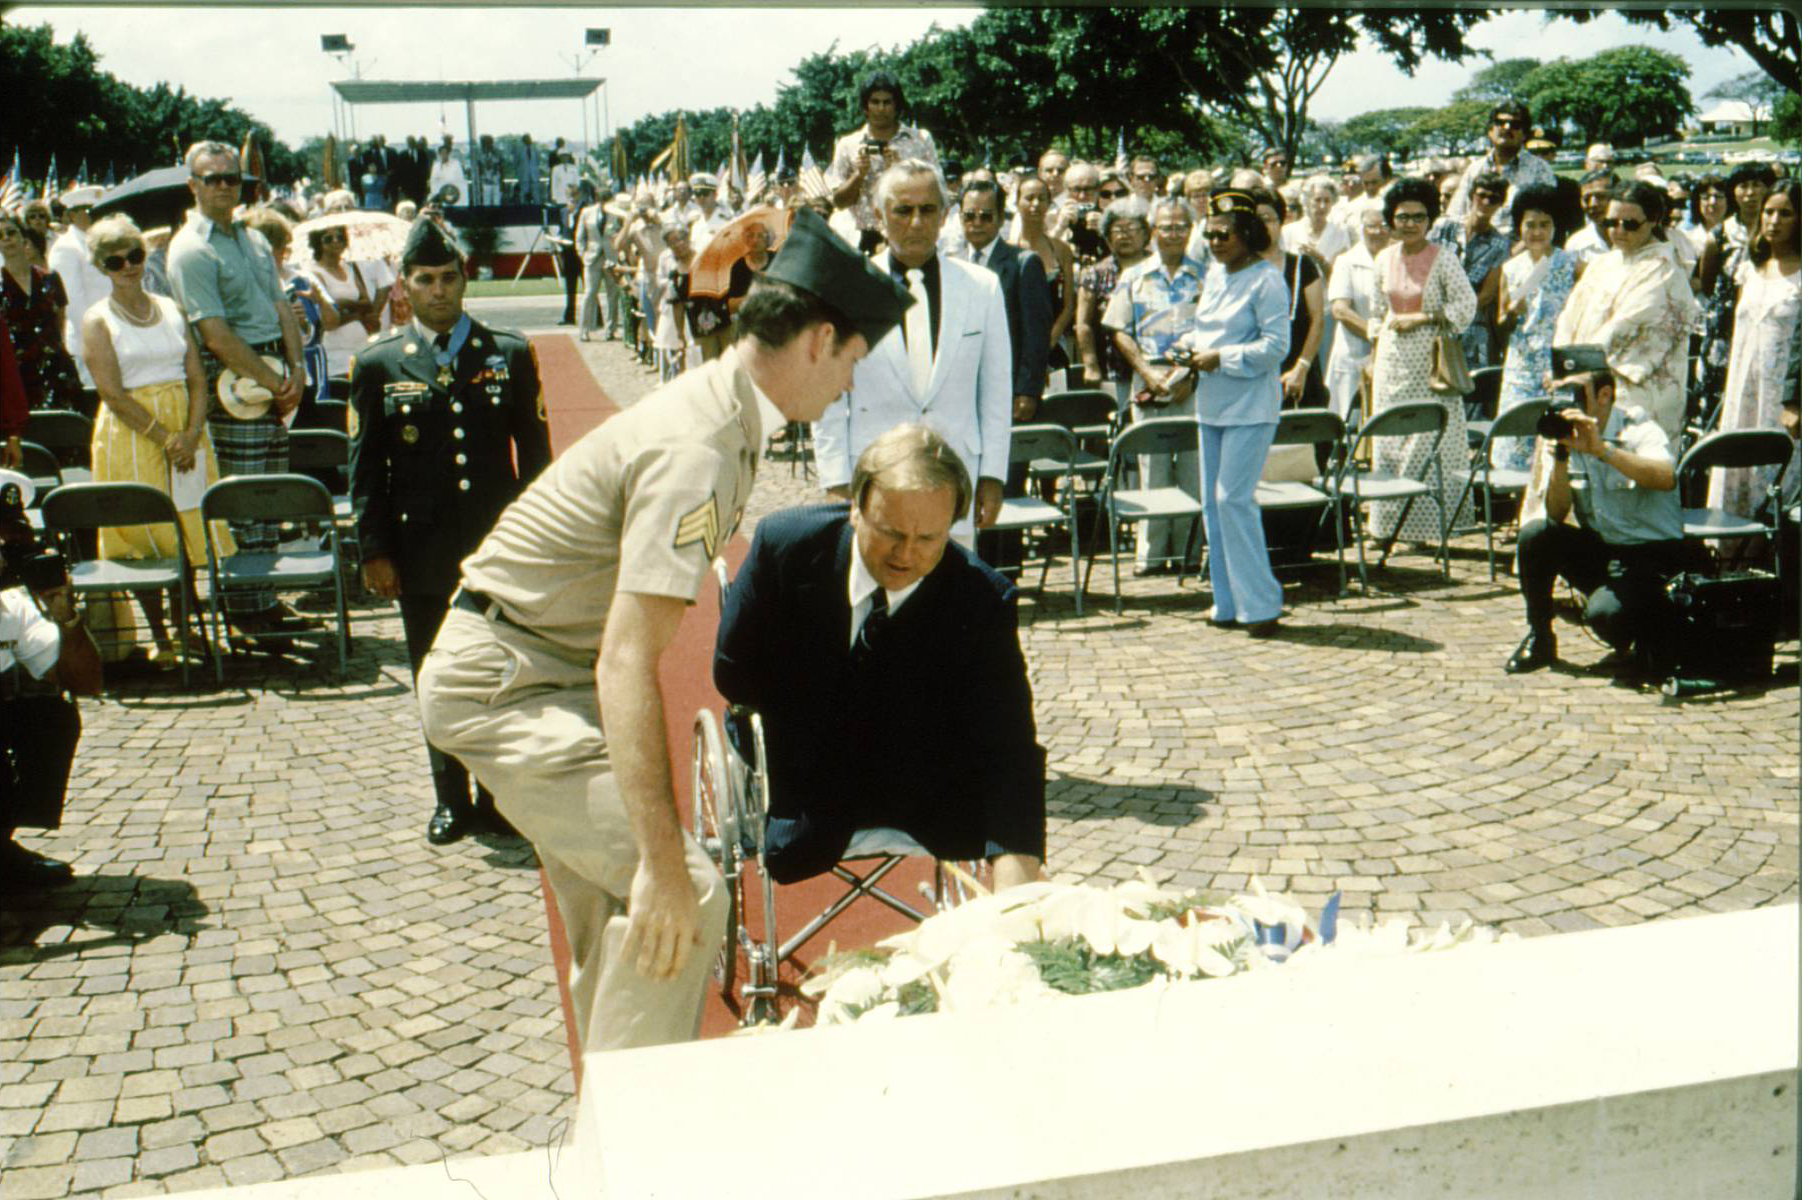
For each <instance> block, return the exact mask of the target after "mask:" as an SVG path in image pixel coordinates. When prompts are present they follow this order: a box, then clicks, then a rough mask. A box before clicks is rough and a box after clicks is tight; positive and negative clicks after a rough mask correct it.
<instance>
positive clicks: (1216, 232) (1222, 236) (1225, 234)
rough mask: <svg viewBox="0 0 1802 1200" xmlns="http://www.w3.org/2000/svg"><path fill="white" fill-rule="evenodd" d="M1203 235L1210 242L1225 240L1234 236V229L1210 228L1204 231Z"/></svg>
mask: <svg viewBox="0 0 1802 1200" xmlns="http://www.w3.org/2000/svg"><path fill="white" fill-rule="evenodd" d="M1201 236H1202V237H1204V238H1206V239H1207V240H1208V241H1210V242H1224V241H1226V240H1227V239H1228V238H1230V237H1232V236H1233V231H1232V230H1230V229H1209V230H1207V231H1205V232H1204V233H1202V235H1201Z"/></svg>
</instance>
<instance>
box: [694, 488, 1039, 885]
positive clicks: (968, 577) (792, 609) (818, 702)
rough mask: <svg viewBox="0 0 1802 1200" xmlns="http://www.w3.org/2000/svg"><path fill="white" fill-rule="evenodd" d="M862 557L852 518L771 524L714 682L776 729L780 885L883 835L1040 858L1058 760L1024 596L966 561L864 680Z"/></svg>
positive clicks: (946, 569)
mask: <svg viewBox="0 0 1802 1200" xmlns="http://www.w3.org/2000/svg"><path fill="white" fill-rule="evenodd" d="M854 553H856V550H855V547H854V546H853V544H852V530H851V525H850V522H849V519H848V510H847V509H846V508H845V507H844V506H843V505H830V506H825V507H817V508H796V509H789V510H786V511H784V512H779V513H776V514H773V515H772V516H769V517H766V518H764V519H763V520H762V521H760V522H759V523H758V525H757V535H756V537H755V538H754V539H753V540H752V542H751V552H750V555H749V557H748V558H746V560H745V564H744V566H743V567H742V568H741V569H740V571H739V573H738V577H737V578H736V579H735V580H733V582H732V586H731V587H730V588H729V589H728V590H727V593H726V600H725V606H724V611H723V612H722V613H721V614H720V629H719V641H718V644H717V646H716V648H715V652H714V660H713V677H714V682H715V683H716V684H717V685H718V686H719V689H720V693H721V694H722V695H724V696H725V697H726V698H727V699H728V700H731V701H733V702H734V703H737V704H745V705H749V706H750V707H752V708H754V709H756V710H757V711H758V712H759V713H760V714H761V715H762V717H763V723H764V734H765V743H766V749H767V751H768V754H769V771H770V821H769V826H768V850H769V853H768V859H767V862H768V865H769V870H770V874H771V875H772V876H773V877H774V878H776V879H777V880H778V881H780V882H783V883H790V882H793V881H795V880H797V879H806V878H808V877H809V876H812V875H818V874H820V873H821V872H823V871H826V870H828V869H830V868H831V867H832V865H833V864H835V863H837V862H838V861H839V859H840V858H841V857H842V856H843V854H844V850H845V846H846V844H847V843H848V842H849V841H850V839H851V835H852V833H854V832H855V831H856V830H858V829H862V828H868V827H871V826H890V827H894V828H898V829H902V830H905V831H906V832H908V833H910V834H912V835H913V837H914V838H915V839H916V840H918V841H919V842H920V843H921V844H922V845H924V846H925V847H926V848H927V849H928V850H931V851H932V852H933V853H934V854H936V855H938V856H939V857H941V858H983V857H986V856H987V855H989V854H991V853H994V852H995V851H994V850H993V849H992V848H991V844H992V845H993V846H995V847H999V848H1000V850H1001V851H1003V852H1007V853H1014V854H1030V855H1033V856H1034V857H1037V858H1043V857H1044V853H1045V752H1044V751H1043V750H1042V749H1041V748H1040V747H1039V745H1038V741H1037V737H1036V733H1035V730H1034V727H1033V718H1032V688H1031V685H1030V684H1029V683H1028V682H1027V678H1026V662H1025V659H1024V658H1023V657H1022V656H1021V654H1020V638H1019V632H1018V629H1017V624H1016V622H1017V613H1016V604H1017V601H1018V597H1019V593H1018V592H1017V591H1016V590H1015V588H1014V586H1013V585H1012V584H1011V583H1009V582H1008V581H1007V580H1006V579H1004V578H1002V577H1001V576H1000V575H997V574H996V573H995V572H994V571H992V570H990V569H989V568H988V567H986V566H984V565H983V564H982V563H981V562H980V561H979V560H977V559H976V558H975V557H974V556H973V555H971V554H970V553H969V552H968V551H966V550H965V549H963V547H961V546H959V545H957V544H955V543H953V544H952V545H951V546H950V547H949V548H948V549H947V550H946V551H945V557H944V558H943V559H942V560H941V561H940V562H939V565H938V566H937V567H935V568H934V569H933V570H932V572H931V574H929V575H927V576H926V578H925V579H923V580H921V581H920V586H919V587H918V588H917V589H916V590H915V591H914V593H913V594H912V595H911V596H909V597H908V599H907V602H906V603H905V604H904V605H902V606H901V608H900V609H899V610H897V611H896V613H895V614H894V616H893V617H892V618H891V620H890V622H889V624H888V628H887V629H886V630H885V633H884V636H883V637H882V638H881V639H879V640H878V642H877V644H876V645H875V646H874V647H873V649H872V652H871V656H870V659H869V663H868V665H867V667H863V668H855V667H853V665H852V663H851V659H850V653H849V649H848V647H849V644H850V637H851V633H850V631H851V605H850V599H849V597H848V595H847V579H848V572H849V570H850V566H851V555H852V554H854Z"/></svg>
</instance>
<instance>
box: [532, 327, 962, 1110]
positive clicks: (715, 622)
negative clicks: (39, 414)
mask: <svg viewBox="0 0 1802 1200" xmlns="http://www.w3.org/2000/svg"><path fill="white" fill-rule="evenodd" d="M532 345H533V346H534V347H535V348H536V349H537V351H538V367H539V371H540V373H541V374H542V376H543V381H544V392H545V402H546V406H547V416H548V418H549V422H550V427H551V448H552V450H553V452H555V453H558V454H561V453H562V452H563V451H564V449H566V448H567V447H568V446H569V445H571V444H572V443H573V442H575V441H576V440H577V439H578V438H580V437H581V436H582V435H583V434H585V433H587V432H588V431H589V430H590V429H593V428H594V427H595V426H596V425H599V424H600V423H601V422H602V421H605V420H606V419H607V418H608V417H610V416H613V415H614V414H615V413H617V412H618V411H619V406H618V405H616V404H614V403H613V401H612V400H610V399H609V398H608V396H607V394H606V392H604V391H603V390H602V389H601V386H600V384H598V383H596V382H595V378H594V375H593V373H592V372H590V371H589V369H588V365H587V364H586V363H585V362H583V360H582V354H581V351H580V350H579V349H578V348H577V345H576V343H575V341H574V340H573V339H572V338H571V337H570V336H569V335H568V334H560V333H559V334H541V335H539V336H537V337H534V338H533V339H532ZM746 545H747V543H746V541H745V538H744V537H743V536H742V535H741V536H738V537H734V538H733V539H732V541H731V543H729V544H728V545H727V547H726V549H725V551H724V554H725V556H726V561H727V562H728V563H729V564H730V565H731V567H732V569H733V570H734V571H736V570H737V567H738V564H739V562H740V561H741V560H742V559H743V558H744V555H745V550H746ZM718 627H719V595H718V592H717V589H715V588H713V587H711V586H709V587H707V588H705V589H703V591H702V593H701V596H700V599H699V600H698V601H697V602H696V604H695V606H694V609H693V611H691V612H690V613H689V615H688V617H687V619H686V620H684V621H683V622H682V627H681V629H680V631H679V632H678V633H677V635H676V641H675V644H674V645H673V646H672V647H671V648H670V651H669V652H668V653H667V654H666V655H665V656H664V659H663V673H662V674H663V703H664V719H665V721H666V722H667V723H668V726H669V743H670V770H671V775H672V777H673V778H674V780H675V786H676V800H677V803H678V805H679V806H680V807H681V809H682V813H683V819H684V823H687V820H688V813H689V807H688V805H689V783H690V779H689V775H690V770H691V767H690V763H691V762H692V759H693V754H694V719H695V713H696V712H697V711H699V710H700V709H702V708H711V709H713V710H714V711H716V712H717V711H718V710H719V708H720V706H721V703H722V702H721V700H720V697H719V693H717V692H716V691H714V689H713V639H714V633H715V631H716V630H717V629H718ZM751 874H752V877H753V878H754V876H755V868H753V870H752V873H751ZM928 876H929V867H928V865H927V864H926V863H924V862H920V863H911V862H910V863H908V864H905V865H904V866H903V867H902V868H900V869H899V870H897V871H895V872H894V873H893V874H891V875H890V876H889V877H888V879H887V881H886V882H887V885H888V890H889V891H890V892H891V893H893V894H894V895H896V896H899V897H901V898H902V899H903V900H906V901H907V902H908V903H910V904H913V905H914V906H915V907H916V908H917V907H922V906H923V905H924V900H923V899H922V898H921V896H920V894H919V891H918V884H919V883H920V882H921V881H923V880H925V879H926V878H928ZM748 882H749V881H748ZM842 891H843V886H842V885H841V884H839V883H838V882H837V881H836V880H833V879H831V878H830V877H828V878H826V879H825V880H812V881H809V882H808V883H804V884H799V885H796V886H793V887H784V888H779V889H778V890H777V896H776V910H777V914H778V918H779V929H780V932H781V935H782V936H783V937H787V936H788V935H790V934H791V933H793V932H794V931H795V930H796V929H799V928H800V927H801V926H802V925H805V924H806V923H807V921H808V920H809V919H810V918H811V917H812V916H813V915H814V914H815V913H817V912H819V911H820V910H821V909H823V908H825V907H826V906H827V905H828V904H829V903H831V901H832V900H833V899H834V898H835V897H836V896H837V895H839V894H840V893H841V892H842ZM747 893H748V894H747V896H746V900H747V907H748V909H749V911H748V912H747V913H746V914H745V920H746V921H747V923H748V924H749V925H750V927H751V928H753V929H755V930H758V931H759V933H758V936H759V937H761V936H762V933H761V930H762V928H763V906H762V890H761V885H758V886H755V887H747ZM545 912H546V914H547V917H548V919H549V922H550V935H551V937H550V940H551V955H552V957H553V959H554V960H555V962H556V966H557V985H558V990H559V992H560V994H561V996H562V1000H563V1016H564V1029H565V1032H566V1034H567V1035H568V1039H569V1050H570V1061H571V1064H572V1065H573V1067H574V1069H575V1073H576V1085H577V1087H578V1089H579V1088H580V1086H581V1077H582V1068H581V1056H580V1053H579V1043H578V1042H577V1041H576V1032H575V1022H574V1018H573V1016H572V1013H571V1008H570V999H569V986H568V980H569V944H568V940H567V939H566V937H565V935H564V930H563V923H562V921H561V920H560V919H559V918H558V916H557V910H556V906H555V905H554V904H553V903H551V899H550V893H549V889H548V888H547V889H546V892H545ZM906 926H907V922H906V921H905V919H904V918H902V917H900V916H899V915H897V914H896V913H893V912H891V911H890V910H888V909H887V908H884V907H882V906H881V905H879V904H876V903H875V902H873V901H868V900H866V901H861V902H859V903H857V904H854V905H852V906H851V908H850V909H848V910H847V911H846V912H845V913H843V914H842V915H840V916H839V918H838V919H837V920H836V921H834V922H833V923H832V924H831V925H828V926H827V927H826V928H825V929H824V930H823V931H822V932H821V933H820V934H819V935H817V936H816V937H815V939H814V941H813V942H810V943H809V944H808V945H806V946H804V947H802V949H801V952H800V954H799V958H800V959H801V960H802V961H801V962H800V963H799V964H798V965H785V966H784V968H783V972H782V984H783V991H784V993H785V997H784V1000H783V1008H784V1010H785V1011H786V1010H787V1008H788V1007H789V1006H790V1005H792V1004H793V1003H794V986H795V984H796V983H798V981H799V978H800V975H801V974H803V973H804V972H805V970H806V967H807V964H808V963H810V962H812V961H813V960H814V959H815V958H816V957H817V956H818V955H820V954H823V953H824V952H825V951H826V949H827V947H828V946H829V945H830V944H831V943H833V942H836V943H837V944H838V945H840V946H844V947H847V948H849V947H855V946H868V945H871V944H873V943H875V942H876V941H878V940H880V939H881V938H884V937H887V936H888V935H889V934H891V933H896V932H899V931H900V930H902V929H904V928H906ZM743 978H744V971H743V969H742V964H741V968H740V971H739V979H740V980H742V979H743ZM810 1017H811V1014H810V1013H809V1014H804V1016H803V1018H802V1019H803V1021H804V1022H805V1021H807V1020H809V1019H810ZM737 1023H738V1005H737V998H736V997H733V998H732V1002H731V1003H728V1002H727V1001H726V1000H725V999H724V998H722V997H721V996H720V995H719V994H718V992H717V991H715V992H714V993H713V994H712V995H710V997H709V999H708V1003H707V1008H706V1012H705V1013H704V1014H703V1016H702V1020H701V1035H702V1036H703V1037H714V1036H718V1035H721V1034H724V1033H728V1032H730V1031H731V1030H732V1029H733V1028H734V1027H735V1026H736V1025H737Z"/></svg>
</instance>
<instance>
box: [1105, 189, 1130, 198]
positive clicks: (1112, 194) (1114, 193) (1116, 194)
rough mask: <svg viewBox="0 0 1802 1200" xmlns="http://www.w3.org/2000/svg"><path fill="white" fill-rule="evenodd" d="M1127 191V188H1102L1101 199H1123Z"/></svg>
mask: <svg viewBox="0 0 1802 1200" xmlns="http://www.w3.org/2000/svg"><path fill="white" fill-rule="evenodd" d="M1127 191H1128V189H1127V188H1102V189H1101V198H1102V199H1103V200H1124V199H1125V198H1126V193H1127Z"/></svg>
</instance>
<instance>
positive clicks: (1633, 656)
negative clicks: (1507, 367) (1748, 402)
mask: <svg viewBox="0 0 1802 1200" xmlns="http://www.w3.org/2000/svg"><path fill="white" fill-rule="evenodd" d="M1552 373H1553V375H1554V379H1553V381H1552V387H1553V388H1554V389H1555V390H1560V391H1569V392H1570V393H1571V394H1572V398H1573V401H1574V406H1572V407H1567V408H1564V409H1563V410H1562V411H1560V410H1556V409H1555V410H1553V411H1551V412H1548V413H1547V414H1546V415H1545V416H1544V417H1543V418H1541V421H1540V428H1539V432H1540V436H1541V437H1544V438H1546V439H1548V440H1550V441H1551V442H1552V443H1553V450H1552V463H1551V474H1550V477H1549V478H1548V480H1547V482H1546V488H1545V516H1544V518H1542V519H1540V520H1536V521H1532V522H1529V523H1528V524H1527V525H1526V527H1525V528H1523V529H1522V530H1521V531H1520V543H1519V547H1520V548H1519V553H1520V593H1521V599H1522V600H1524V601H1525V602H1526V608H1527V636H1526V637H1525V639H1523V640H1522V641H1521V644H1520V647H1519V648H1518V649H1517V650H1515V652H1514V654H1513V655H1512V656H1511V657H1510V658H1509V659H1508V662H1507V664H1506V667H1505V669H1506V670H1507V671H1508V673H1509V674H1511V675H1519V674H1522V673H1524V672H1528V671H1537V670H1539V669H1540V668H1542V667H1548V666H1550V665H1551V664H1552V663H1554V662H1556V661H1557V657H1558V643H1557V640H1556V638H1555V636H1554V635H1553V633H1552V588H1553V585H1554V584H1555V583H1556V582H1557V579H1558V577H1559V576H1560V575H1562V576H1563V577H1564V578H1565V579H1567V580H1569V581H1570V583H1571V586H1573V587H1575V588H1577V589H1578V590H1579V591H1584V592H1587V593H1589V600H1588V603H1587V604H1586V605H1585V607H1584V613H1583V619H1584V621H1585V622H1586V623H1587V624H1588V625H1589V626H1590V627H1591V628H1593V629H1594V630H1595V631H1596V633H1597V634H1598V635H1599V636H1600V637H1601V638H1602V640H1603V641H1605V642H1607V643H1608V644H1609V645H1610V646H1612V647H1613V648H1614V651H1615V655H1616V656H1618V657H1619V658H1621V659H1623V660H1626V661H1628V662H1631V663H1635V664H1636V665H1638V666H1642V667H1644V668H1645V669H1646V671H1647V673H1648V674H1650V675H1653V676H1657V675H1660V674H1663V673H1665V672H1666V670H1667V668H1668V667H1669V665H1670V662H1671V656H1672V653H1673V651H1674V649H1675V647H1674V646H1673V645H1672V641H1673V636H1672V635H1673V624H1672V618H1673V613H1672V610H1671V605H1670V600H1669V599H1668V597H1667V596H1666V595H1665V585H1666V584H1667V583H1668V582H1669V580H1670V578H1671V576H1672V575H1675V574H1676V573H1677V572H1679V571H1681V570H1683V569H1684V566H1685V560H1686V549H1685V546H1684V543H1683V509H1682V506H1681V502H1680V500H1679V499H1678V496H1677V492H1676V486H1677V476H1676V469H1675V466H1674V464H1673V460H1672V455H1671V446H1670V441H1669V439H1667V438H1666V436H1665V434H1664V431H1663V430H1662V429H1660V428H1659V427H1658V423H1657V422H1656V421H1655V420H1653V419H1652V417H1651V415H1650V414H1648V413H1647V412H1645V411H1644V410H1642V409H1638V408H1630V407H1625V406H1620V407H1617V406H1616V405H1615V403H1614V398H1615V377H1614V373H1613V372H1612V370H1610V368H1609V364H1608V360H1607V356H1606V355H1605V353H1604V352H1603V349H1602V347H1600V346H1593V345H1574V346H1557V347H1554V348H1553V350H1552ZM1573 512H1574V513H1575V514H1576V519H1577V520H1576V524H1574V525H1571V524H1566V523H1565V520H1564V518H1565V517H1566V516H1567V515H1568V514H1570V513H1573Z"/></svg>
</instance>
